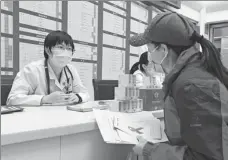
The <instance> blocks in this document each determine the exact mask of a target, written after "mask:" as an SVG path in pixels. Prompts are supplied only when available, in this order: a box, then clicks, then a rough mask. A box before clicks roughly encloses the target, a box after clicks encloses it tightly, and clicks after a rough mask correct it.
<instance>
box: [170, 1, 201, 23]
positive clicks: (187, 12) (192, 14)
mask: <svg viewBox="0 0 228 160" xmlns="http://www.w3.org/2000/svg"><path fill="white" fill-rule="evenodd" d="M169 8H170V9H171V10H173V11H175V12H177V13H179V14H182V15H184V16H186V17H188V18H191V19H193V20H195V21H198V22H199V20H200V13H199V12H198V11H196V10H194V9H192V8H190V7H188V6H186V5H184V4H181V9H174V8H171V7H169Z"/></svg>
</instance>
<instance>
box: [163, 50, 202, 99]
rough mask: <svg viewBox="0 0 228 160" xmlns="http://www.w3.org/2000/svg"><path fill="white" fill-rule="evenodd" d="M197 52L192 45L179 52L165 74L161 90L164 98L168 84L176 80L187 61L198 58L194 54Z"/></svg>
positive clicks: (167, 91) (197, 53)
mask: <svg viewBox="0 0 228 160" xmlns="http://www.w3.org/2000/svg"><path fill="white" fill-rule="evenodd" d="M199 53H200V52H199V50H198V49H197V48H196V47H195V46H193V47H190V48H189V49H187V50H185V51H183V52H182V53H181V54H180V56H179V57H178V59H177V61H176V64H175V65H174V67H173V69H172V70H171V71H170V73H169V74H167V75H166V77H165V80H164V82H163V91H164V93H165V98H166V97H167V94H168V93H169V90H170V88H168V86H169V84H172V83H173V82H174V81H175V80H176V78H177V77H178V75H179V74H180V72H181V71H182V70H183V69H184V68H185V67H186V66H187V65H188V63H190V62H193V61H195V60H196V59H198V56H196V55H199Z"/></svg>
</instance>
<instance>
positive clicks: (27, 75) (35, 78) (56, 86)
mask: <svg viewBox="0 0 228 160" xmlns="http://www.w3.org/2000/svg"><path fill="white" fill-rule="evenodd" d="M68 68H69V69H70V71H71V73H72V75H73V80H72V78H71V75H70V73H69V71H68V70H67V69H66V72H67V76H68V78H70V81H69V82H70V83H69V84H70V86H71V89H72V91H73V93H77V94H79V95H80V96H81V98H82V101H83V102H86V101H88V99H89V93H88V91H87V89H86V88H85V87H84V86H83V84H82V82H81V80H80V77H79V75H78V72H77V70H76V68H75V67H74V66H72V65H70V64H69V65H68ZM48 71H49V77H50V93H52V92H55V91H63V92H65V88H64V87H65V86H66V84H67V81H66V75H65V73H64V72H63V73H62V76H61V79H60V83H59V81H58V79H57V78H56V76H55V74H54V71H53V70H52V68H51V67H50V65H48ZM72 84H73V85H72ZM47 94H48V93H47V80H46V74H45V69H44V60H39V61H36V62H32V63H30V64H28V65H26V66H25V67H24V68H23V69H22V70H21V71H20V72H18V74H17V76H16V78H15V79H14V82H13V86H12V89H11V91H10V93H9V96H8V99H7V105H36V106H39V105H40V104H41V99H42V97H43V96H44V95H47Z"/></svg>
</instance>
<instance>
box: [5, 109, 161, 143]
mask: <svg viewBox="0 0 228 160" xmlns="http://www.w3.org/2000/svg"><path fill="white" fill-rule="evenodd" d="M154 113H155V117H157V116H156V115H158V116H159V117H162V116H163V115H164V114H163V111H156V112H154ZM97 129H98V127H97V124H96V120H95V118H94V115H93V112H84V113H83V112H75V111H69V110H67V109H66V107H63V106H51V107H50V106H42V107H25V109H24V111H23V112H16V113H12V114H4V115H1V145H8V144H14V143H20V142H25V141H31V140H37V139H44V138H50V137H55V136H63V135H69V134H76V133H80V132H86V131H91V130H97Z"/></svg>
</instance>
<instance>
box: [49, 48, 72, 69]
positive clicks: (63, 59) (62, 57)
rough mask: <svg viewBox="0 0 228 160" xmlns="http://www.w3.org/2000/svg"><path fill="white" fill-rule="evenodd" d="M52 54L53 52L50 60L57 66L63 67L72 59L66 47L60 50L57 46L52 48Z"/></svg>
mask: <svg viewBox="0 0 228 160" xmlns="http://www.w3.org/2000/svg"><path fill="white" fill-rule="evenodd" d="M52 54H53V57H52V60H53V61H54V63H55V64H56V65H57V66H59V67H65V66H66V65H67V64H69V63H70V62H71V60H72V51H69V50H66V49H65V50H62V49H58V48H53V49H52Z"/></svg>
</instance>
